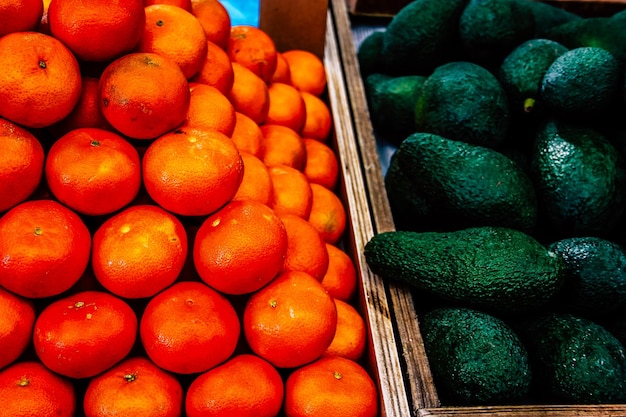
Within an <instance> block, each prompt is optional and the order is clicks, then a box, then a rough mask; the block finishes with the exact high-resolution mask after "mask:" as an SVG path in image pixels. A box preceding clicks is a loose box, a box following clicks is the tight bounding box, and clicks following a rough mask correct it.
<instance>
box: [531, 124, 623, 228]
mask: <svg viewBox="0 0 626 417" xmlns="http://www.w3.org/2000/svg"><path fill="white" fill-rule="evenodd" d="M624 174H625V172H624V166H623V161H622V159H621V157H620V155H619V153H618V151H617V149H616V148H615V146H613V144H611V142H609V140H608V139H607V138H606V136H604V135H603V134H601V133H599V132H598V131H597V130H596V129H593V128H591V127H587V126H584V125H577V124H572V123H569V122H565V121H562V120H558V119H551V120H547V121H546V122H545V123H544V124H543V125H542V126H541V128H540V129H539V130H538V132H537V135H536V137H535V140H534V144H533V149H532V150H531V156H530V177H531V180H532V181H533V184H534V187H535V192H536V194H537V202H538V207H539V211H538V212H539V216H538V219H537V222H538V226H537V229H539V230H542V231H543V234H544V235H545V236H546V238H549V239H552V240H556V239H562V238H566V237H573V236H576V235H578V236H584V235H592V236H597V237H608V236H610V235H611V232H612V229H613V228H614V227H615V226H616V224H617V223H618V221H619V220H620V218H621V217H622V215H623V213H624V197H625V192H626V189H625V188H624V187H625V185H626V184H625V183H624Z"/></svg>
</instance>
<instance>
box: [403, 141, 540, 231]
mask: <svg viewBox="0 0 626 417" xmlns="http://www.w3.org/2000/svg"><path fill="white" fill-rule="evenodd" d="M396 154H397V158H398V164H399V165H400V167H401V168H402V170H403V171H404V172H406V173H407V175H408V176H409V177H411V178H413V188H414V190H415V191H416V192H417V194H418V195H420V196H422V198H424V199H426V201H428V202H429V204H430V205H431V207H432V209H431V212H434V213H436V214H437V215H438V219H439V221H437V222H436V223H434V224H433V223H432V222H429V223H430V225H431V227H432V228H433V229H447V230H452V229H458V228H465V227H475V226H501V227H510V228H514V229H520V230H522V231H525V232H530V231H531V230H532V229H533V228H534V226H535V222H536V219H537V199H536V195H535V189H534V187H533V185H532V182H531V180H530V177H529V176H528V175H527V174H526V172H524V171H523V170H522V168H521V167H520V166H519V165H518V164H517V163H516V162H514V161H513V160H512V159H510V158H508V157H506V156H504V155H503V154H502V153H500V152H498V151H495V150H493V149H489V148H486V147H483V146H478V145H473V144H470V143H465V142H460V141H456V140H451V139H446V138H444V137H441V136H438V135H434V134H430V133H414V134H413V135H410V136H409V137H407V138H406V139H405V140H404V141H403V142H402V143H401V145H400V147H399V148H398V150H397V151H396Z"/></svg>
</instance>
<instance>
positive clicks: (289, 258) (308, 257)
mask: <svg viewBox="0 0 626 417" xmlns="http://www.w3.org/2000/svg"><path fill="white" fill-rule="evenodd" d="M280 219H281V220H282V222H283V224H284V225H285V230H286V231H287V254H286V256H285V262H284V263H283V271H302V272H306V273H308V274H309V275H311V276H312V277H313V278H315V279H316V280H318V281H320V282H321V281H322V278H323V277H324V275H325V274H326V271H327V270H328V250H327V249H326V243H325V242H324V239H322V237H321V236H320V234H319V233H318V231H317V230H316V229H315V228H314V227H313V226H312V225H311V224H310V223H309V222H308V221H306V220H305V219H303V218H302V217H299V216H296V215H294V214H283V215H281V216H280Z"/></svg>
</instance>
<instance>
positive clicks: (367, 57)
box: [356, 30, 384, 78]
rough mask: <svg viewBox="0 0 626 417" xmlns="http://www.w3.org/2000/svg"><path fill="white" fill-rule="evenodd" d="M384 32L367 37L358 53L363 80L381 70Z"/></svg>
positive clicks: (373, 33) (376, 32)
mask: <svg viewBox="0 0 626 417" xmlns="http://www.w3.org/2000/svg"><path fill="white" fill-rule="evenodd" d="M383 32H384V31H380V30H377V31H374V32H372V33H370V34H369V35H367V37H366V38H365V39H363V41H361V44H360V45H359V49H358V51H357V54H356V57H357V61H358V62H359V72H360V73H361V77H362V78H366V77H367V76H368V75H370V74H373V73H375V72H378V71H380V70H381V64H382V58H381V52H380V51H381V50H382V47H383V36H384V34H383Z"/></svg>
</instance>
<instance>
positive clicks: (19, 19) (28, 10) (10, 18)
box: [0, 0, 43, 36]
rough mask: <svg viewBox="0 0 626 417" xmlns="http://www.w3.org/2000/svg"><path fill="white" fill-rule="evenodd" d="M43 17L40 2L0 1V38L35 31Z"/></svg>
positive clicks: (36, 0)
mask: <svg viewBox="0 0 626 417" xmlns="http://www.w3.org/2000/svg"><path fill="white" fill-rule="evenodd" d="M42 16H43V1H42V0H2V1H0V36H4V35H6V34H8V33H11V32H25V31H28V30H35V29H37V26H38V25H39V22H40V21H41V18H42Z"/></svg>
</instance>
